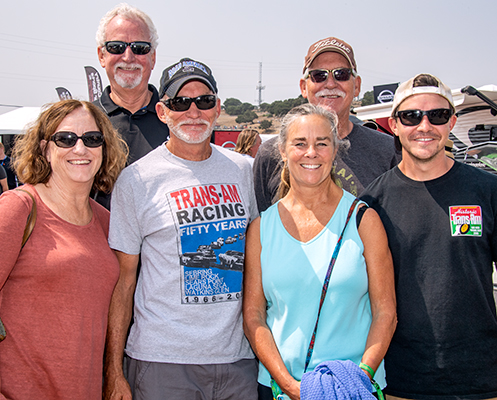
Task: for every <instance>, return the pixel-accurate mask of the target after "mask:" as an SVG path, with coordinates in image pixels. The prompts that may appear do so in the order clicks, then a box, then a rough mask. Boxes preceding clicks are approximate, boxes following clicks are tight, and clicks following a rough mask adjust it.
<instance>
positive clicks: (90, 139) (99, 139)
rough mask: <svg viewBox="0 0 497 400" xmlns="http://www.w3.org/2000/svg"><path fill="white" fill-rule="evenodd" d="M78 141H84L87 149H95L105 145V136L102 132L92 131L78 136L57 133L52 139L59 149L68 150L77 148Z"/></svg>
mask: <svg viewBox="0 0 497 400" xmlns="http://www.w3.org/2000/svg"><path fill="white" fill-rule="evenodd" d="M78 139H81V140H82V141H83V144H84V145H85V146H86V147H90V148H95V147H100V146H102V145H103V144H104V135H103V134H102V132H97V131H91V132H85V133H83V135H81V136H78V135H76V134H75V133H74V132H66V131H59V132H55V133H54V134H53V135H52V137H51V138H50V140H51V141H53V142H54V143H55V144H56V145H57V146H58V147H62V148H64V149H68V148H70V147H74V146H76V143H77V142H78Z"/></svg>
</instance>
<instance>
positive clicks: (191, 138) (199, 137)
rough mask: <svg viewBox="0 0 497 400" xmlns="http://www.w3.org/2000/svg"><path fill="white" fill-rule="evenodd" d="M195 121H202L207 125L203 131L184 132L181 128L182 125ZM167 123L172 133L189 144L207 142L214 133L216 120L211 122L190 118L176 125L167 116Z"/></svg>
mask: <svg viewBox="0 0 497 400" xmlns="http://www.w3.org/2000/svg"><path fill="white" fill-rule="evenodd" d="M195 122H202V123H204V124H205V125H206V128H205V130H204V131H203V132H198V133H194V134H192V133H187V132H184V131H183V129H182V128H181V126H182V125H185V124H191V123H195ZM166 123H167V126H168V128H169V130H170V131H171V133H172V134H173V135H174V136H176V137H177V138H178V139H180V140H182V141H183V142H185V143H189V144H199V143H203V142H205V141H206V140H207V139H208V138H209V137H210V136H211V135H212V128H213V127H214V122H212V123H209V121H206V120H205V119H188V120H186V121H181V122H179V123H178V124H176V125H174V124H173V121H172V119H171V118H169V117H166Z"/></svg>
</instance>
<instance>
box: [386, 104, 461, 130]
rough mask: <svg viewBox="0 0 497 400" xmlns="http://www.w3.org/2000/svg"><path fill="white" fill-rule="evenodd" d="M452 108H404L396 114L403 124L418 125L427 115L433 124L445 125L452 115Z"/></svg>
mask: <svg viewBox="0 0 497 400" xmlns="http://www.w3.org/2000/svg"><path fill="white" fill-rule="evenodd" d="M452 114H453V112H452V110H451V109H450V108H436V109H434V110H427V111H422V110H402V111H397V113H396V114H395V116H396V117H397V118H398V119H399V120H400V122H401V123H402V125H405V126H416V125H419V124H420V123H421V121H422V120H423V117H424V116H425V115H426V116H427V117H428V121H430V124H432V125H445V124H446V123H447V122H449V120H450V117H452Z"/></svg>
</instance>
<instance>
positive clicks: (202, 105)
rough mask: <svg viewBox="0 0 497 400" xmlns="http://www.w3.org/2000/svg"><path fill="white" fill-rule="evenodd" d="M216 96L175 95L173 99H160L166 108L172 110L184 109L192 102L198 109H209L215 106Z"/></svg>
mask: <svg viewBox="0 0 497 400" xmlns="http://www.w3.org/2000/svg"><path fill="white" fill-rule="evenodd" d="M216 101H217V97H216V96H215V95H213V94H204V95H203V96H198V97H195V98H193V97H175V98H173V99H167V100H162V102H163V103H164V104H165V105H166V107H167V108H169V109H170V110H173V111H186V110H188V109H189V108H190V106H191V104H192V103H195V105H196V106H197V108H198V109H199V110H210V109H211V108H214V107H215V106H216Z"/></svg>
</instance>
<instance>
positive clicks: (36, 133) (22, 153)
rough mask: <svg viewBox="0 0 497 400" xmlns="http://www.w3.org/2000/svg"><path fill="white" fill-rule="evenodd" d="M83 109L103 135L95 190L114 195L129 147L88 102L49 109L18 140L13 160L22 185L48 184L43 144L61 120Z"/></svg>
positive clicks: (65, 102)
mask: <svg viewBox="0 0 497 400" xmlns="http://www.w3.org/2000/svg"><path fill="white" fill-rule="evenodd" d="M81 107H83V108H84V109H85V110H87V111H88V112H89V113H90V114H91V115H92V116H93V118H94V119H95V123H96V125H97V127H98V129H99V131H100V132H102V134H103V135H104V144H103V145H102V165H101V167H100V169H99V170H98V172H97V174H96V175H95V179H94V181H93V188H92V189H93V190H100V191H102V192H106V193H110V192H111V191H112V187H113V186H114V183H115V182H116V180H117V177H118V176H119V173H120V172H121V170H122V169H123V168H124V166H125V164H126V159H127V157H128V146H127V145H126V142H125V141H124V140H123V139H122V138H121V136H120V135H119V133H118V132H117V131H116V130H115V129H114V127H113V126H112V124H111V123H110V121H109V119H108V118H107V115H105V114H104V112H103V111H102V110H100V109H99V108H98V107H97V106H95V105H93V104H92V103H89V102H87V101H80V100H74V99H71V100H63V101H59V102H57V103H53V104H48V105H46V106H45V109H44V110H43V111H42V113H41V114H40V116H39V117H38V119H37V120H36V121H35V122H34V123H33V124H32V125H31V126H30V127H29V128H28V130H27V132H26V134H25V135H22V136H18V137H17V139H16V142H15V144H14V149H13V151H12V159H13V165H14V169H15V172H16V174H17V176H18V177H19V180H20V181H21V182H23V183H30V184H32V185H36V184H38V183H47V182H48V181H49V179H50V176H51V175H52V167H51V166H50V163H49V162H48V160H47V159H46V157H45V151H44V150H43V149H42V148H41V141H42V140H46V141H49V140H50V138H51V137H52V135H53V134H54V133H55V131H56V129H57V127H58V126H59V125H60V123H61V122H62V120H63V119H64V118H65V117H66V116H67V115H69V114H71V113H72V112H73V111H75V110H77V109H78V108H81Z"/></svg>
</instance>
